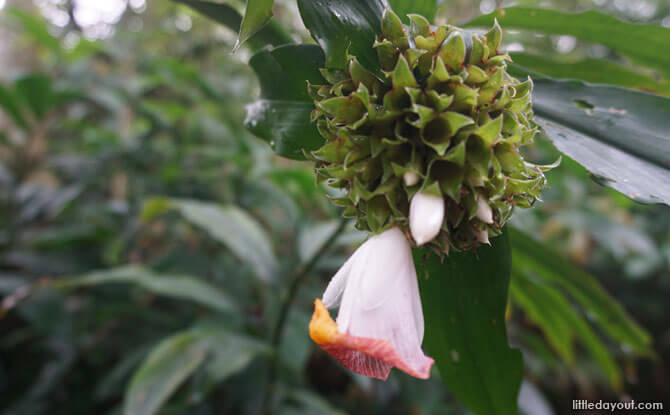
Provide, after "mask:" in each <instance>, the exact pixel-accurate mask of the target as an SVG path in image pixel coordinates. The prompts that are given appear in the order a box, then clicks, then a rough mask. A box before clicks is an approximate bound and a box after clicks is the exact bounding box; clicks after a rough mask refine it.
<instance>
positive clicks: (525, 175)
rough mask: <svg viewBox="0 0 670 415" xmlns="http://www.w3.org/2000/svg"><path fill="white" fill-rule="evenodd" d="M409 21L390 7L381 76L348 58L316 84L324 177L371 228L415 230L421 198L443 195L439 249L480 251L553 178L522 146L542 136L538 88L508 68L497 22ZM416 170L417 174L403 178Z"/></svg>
mask: <svg viewBox="0 0 670 415" xmlns="http://www.w3.org/2000/svg"><path fill="white" fill-rule="evenodd" d="M409 17H410V25H409V27H408V28H406V27H404V26H403V25H402V23H401V21H400V19H399V18H398V16H396V15H395V14H394V13H393V12H392V11H390V10H386V12H385V13H384V16H383V19H382V36H380V37H378V38H377V40H376V42H375V44H374V47H375V48H376V50H377V54H378V58H379V63H380V66H381V69H382V73H383V76H381V77H380V76H377V75H375V74H373V73H372V72H370V71H368V70H367V69H366V68H364V67H363V66H362V65H361V64H360V63H359V62H358V60H357V59H356V57H355V56H350V57H349V60H348V65H347V67H346V68H345V69H323V70H322V73H323V75H324V78H325V79H326V80H327V81H328V83H329V84H328V85H310V86H309V89H310V93H311V95H312V97H313V98H314V102H315V105H316V110H315V111H314V114H313V119H314V120H315V121H316V123H317V127H318V129H319V132H320V133H321V135H323V137H324V138H325V139H326V143H325V144H324V145H323V147H321V148H320V149H319V150H317V151H315V152H313V153H312V154H311V156H312V158H313V159H314V160H315V161H316V174H317V179H318V180H320V181H326V183H327V184H328V185H330V186H332V187H335V188H339V189H343V190H344V191H345V194H346V196H345V197H341V198H334V199H333V202H334V203H336V204H337V205H340V206H343V207H345V210H344V215H345V216H347V217H352V218H355V219H356V225H357V227H358V228H359V229H362V230H365V231H368V232H372V233H379V232H382V231H384V230H386V229H389V228H390V227H392V226H399V227H400V228H401V229H403V230H404V231H405V232H406V234H409V232H408V226H409V225H408V222H409V221H408V213H409V206H410V200H411V198H412V196H413V195H414V194H415V193H416V192H418V191H422V192H427V193H430V194H434V195H439V196H441V197H443V198H444V201H445V208H446V209H445V217H444V221H443V224H442V229H441V231H440V233H439V234H438V236H437V237H436V238H435V239H434V240H433V241H431V242H430V246H431V247H432V248H433V249H435V250H436V251H437V252H440V253H448V251H449V249H450V248H455V249H459V250H465V249H471V248H474V247H476V246H477V244H478V243H480V242H478V239H479V240H486V238H485V237H483V235H484V236H485V235H487V234H488V236H490V237H493V236H496V235H499V234H500V233H501V232H502V226H503V225H504V224H505V222H506V221H507V220H508V219H509V217H510V215H511V214H512V210H513V208H514V207H515V206H519V207H523V208H527V207H530V206H531V205H532V204H533V203H534V202H535V201H536V200H537V199H538V197H539V195H540V192H541V190H542V189H543V187H544V186H545V183H546V180H545V177H544V174H543V173H542V170H543V167H541V166H536V165H534V164H531V163H528V162H526V161H525V160H524V159H523V157H522V156H521V155H520V153H519V147H521V146H523V145H525V144H528V143H530V142H531V141H532V139H533V136H534V135H535V133H536V129H535V128H534V127H533V126H532V124H531V122H530V119H531V117H532V115H533V114H532V110H531V92H532V87H533V85H532V82H531V80H530V79H528V80H526V81H524V82H520V81H518V80H516V79H514V78H513V77H511V76H510V75H508V73H507V71H506V62H507V61H509V60H510V59H509V57H508V55H507V54H501V53H499V52H498V47H499V45H500V40H501V34H502V32H501V29H500V26H498V24H497V23H496V24H495V25H494V27H493V28H492V29H491V30H490V31H489V32H488V33H486V34H485V35H477V34H472V33H467V32H465V31H463V30H462V29H459V28H457V27H453V26H440V27H437V28H435V27H431V25H430V24H429V22H428V21H427V20H426V19H425V18H423V17H422V16H418V15H410V16H409ZM407 172H412V173H410V176H411V177H412V178H413V179H412V180H408V181H405V180H403V177H404V175H405V173H407ZM417 175H418V177H419V180H418V182H417V181H416V180H415V178H416V177H417ZM480 199H481V200H482V201H483V202H480ZM483 203H485V204H487V205H489V206H490V207H491V210H492V212H493V215H492V217H493V220H492V223H487V222H491V220H490V217H491V215H490V213H488V212H487V211H488V209H485V208H486V206H485V205H484V206H483V207H482V206H481V205H482V204H483ZM483 208H484V211H485V212H484V214H483V213H482V209H483ZM478 210H479V215H478ZM487 213H488V214H487ZM484 231H485V232H486V233H487V234H485V233H484Z"/></svg>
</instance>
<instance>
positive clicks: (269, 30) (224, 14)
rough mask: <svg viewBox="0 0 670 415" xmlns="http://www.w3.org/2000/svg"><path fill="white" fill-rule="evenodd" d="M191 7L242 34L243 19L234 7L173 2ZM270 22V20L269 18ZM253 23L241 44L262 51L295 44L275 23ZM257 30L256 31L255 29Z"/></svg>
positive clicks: (204, 1)
mask: <svg viewBox="0 0 670 415" xmlns="http://www.w3.org/2000/svg"><path fill="white" fill-rule="evenodd" d="M173 1H175V2H177V3H182V4H184V5H186V6H189V7H190V8H192V9H193V10H196V11H197V12H199V13H201V14H202V15H203V16H206V17H208V18H210V19H212V20H214V21H215V22H217V23H219V24H222V25H223V26H226V27H227V28H229V29H230V30H233V31H235V32H238V33H240V31H241V28H242V25H243V18H242V16H241V15H240V13H239V12H238V11H237V10H235V9H234V8H233V7H231V6H229V5H227V4H224V3H218V2H214V1H208V0H173ZM250 19H251V18H250ZM251 20H252V23H255V24H257V21H256V19H251ZM268 20H269V18H268ZM252 23H249V24H248V28H245V35H247V37H246V39H245V40H243V41H242V42H241V43H244V42H248V44H249V45H250V46H251V48H252V49H260V48H262V47H264V46H265V45H283V44H286V43H293V39H291V36H289V35H288V34H287V33H286V32H285V31H284V30H283V29H282V28H281V27H280V26H279V25H276V24H273V22H269V23H268V21H265V22H264V23H263V24H262V25H261V26H260V27H257V28H256V27H255V26H254V25H253V24H252ZM254 28H255V29H256V30H255V31H254V30H253V29H254ZM238 46H239V45H238Z"/></svg>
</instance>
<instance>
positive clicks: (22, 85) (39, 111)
mask: <svg viewBox="0 0 670 415" xmlns="http://www.w3.org/2000/svg"><path fill="white" fill-rule="evenodd" d="M14 90H15V96H16V97H17V98H20V99H21V100H22V101H23V103H24V105H25V106H26V107H27V108H30V110H31V111H32V112H33V114H34V115H35V117H36V118H37V119H40V118H42V117H44V116H45V115H46V113H47V111H49V109H51V107H52V106H53V105H54V103H55V96H54V94H53V91H52V89H51V78H49V77H48V76H46V75H41V74H30V75H26V76H24V77H22V78H20V79H18V80H17V81H16V82H15V83H14Z"/></svg>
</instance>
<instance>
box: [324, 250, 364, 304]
mask: <svg viewBox="0 0 670 415" xmlns="http://www.w3.org/2000/svg"><path fill="white" fill-rule="evenodd" d="M359 250H360V248H359V249H358V250H356V251H355V252H354V253H353V254H352V255H351V256H350V257H349V259H348V260H347V262H345V263H344V265H342V266H341V267H340V269H339V270H338V271H337V273H336V274H335V276H333V278H332V279H331V280H330V282H329V283H328V287H326V291H324V292H323V304H324V305H325V306H326V308H335V307H338V306H339V305H340V300H341V299H342V293H343V292H344V288H345V287H346V285H347V281H348V280H349V271H350V270H351V264H352V263H353V262H354V259H355V258H356V254H357V253H358V252H359Z"/></svg>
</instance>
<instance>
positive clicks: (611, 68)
mask: <svg viewBox="0 0 670 415" xmlns="http://www.w3.org/2000/svg"><path fill="white" fill-rule="evenodd" d="M510 56H511V57H512V60H513V61H514V63H515V64H517V65H520V66H522V67H523V68H527V69H530V70H532V71H537V72H539V73H541V74H542V75H546V76H550V77H553V78H569V79H580V80H582V81H586V82H593V83H598V84H609V85H616V86H623V87H626V88H632V89H639V90H642V91H648V92H657V93H661V94H670V83H668V82H660V81H657V80H656V79H654V78H653V77H651V76H647V75H645V74H642V73H640V72H637V71H635V70H633V69H629V68H627V67H625V66H622V65H619V64H616V63H614V62H611V61H607V60H604V59H583V60H579V61H576V62H563V61H558V60H552V59H549V58H547V57H544V56H536V55H530V54H527V53H511V54H510ZM514 66H515V65H514ZM510 72H511V73H514V72H516V71H515V68H514V67H510ZM516 73H518V72H516ZM521 74H522V75H523V76H525V74H524V73H523V72H521Z"/></svg>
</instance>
